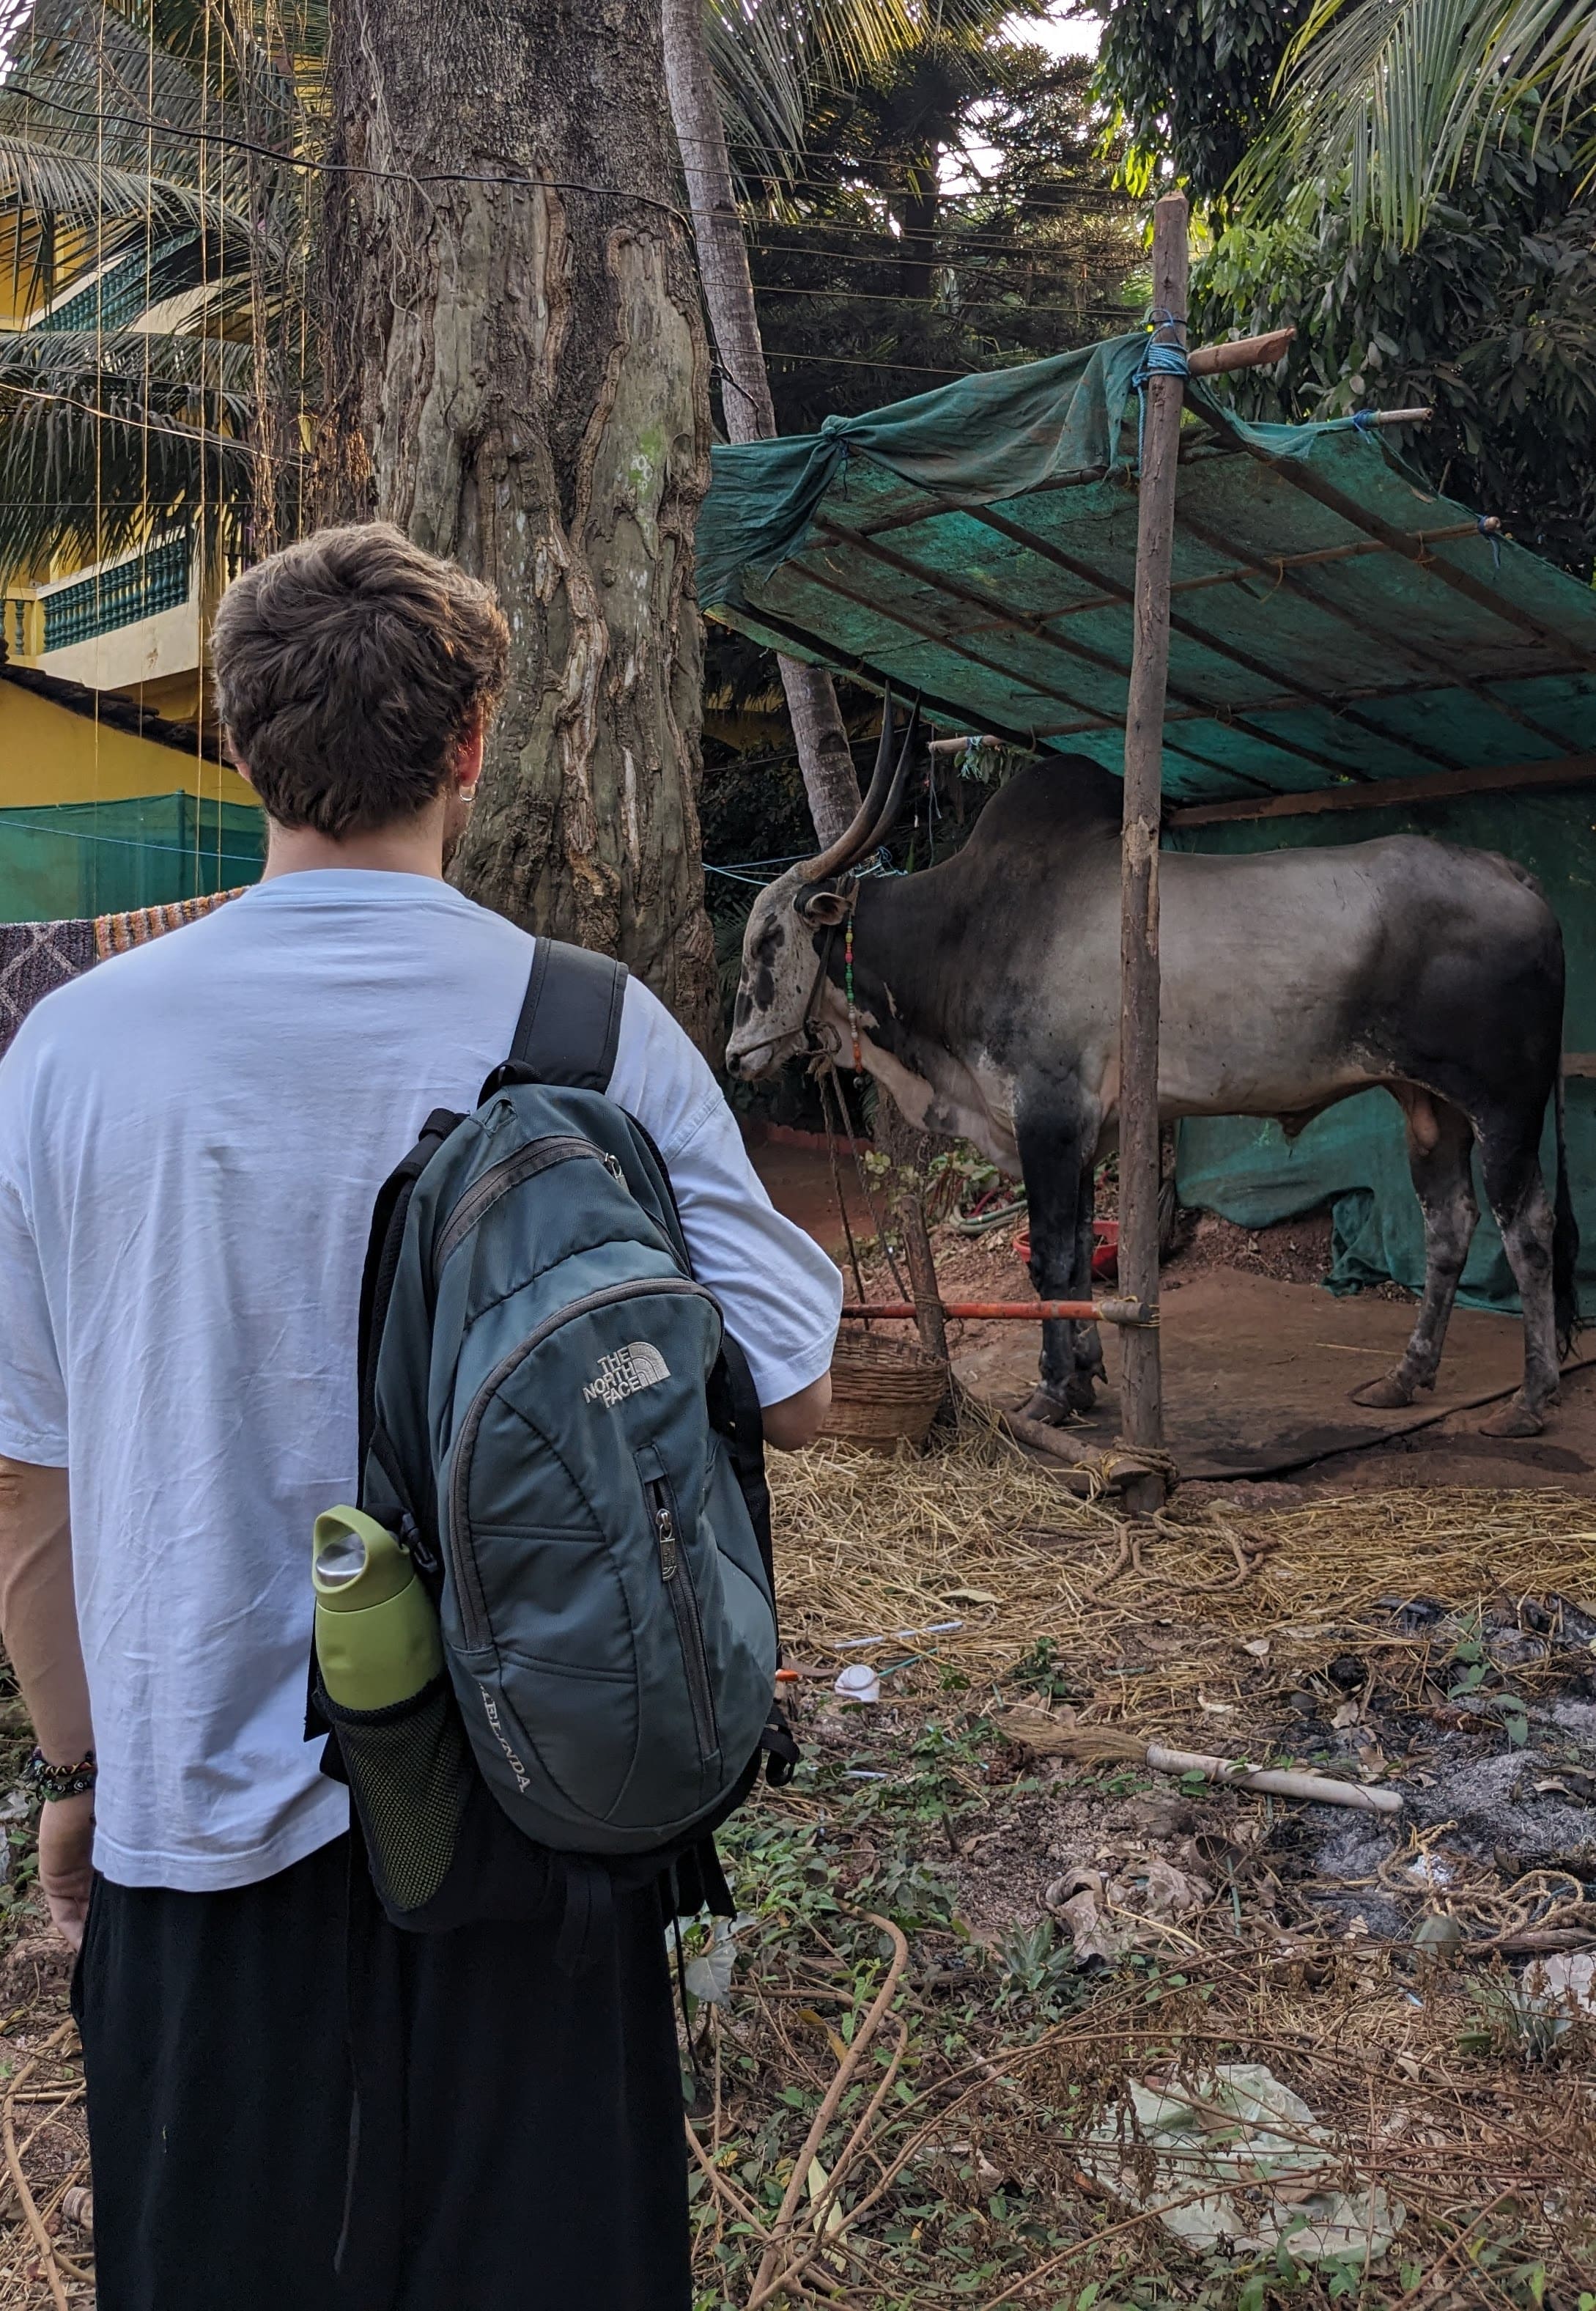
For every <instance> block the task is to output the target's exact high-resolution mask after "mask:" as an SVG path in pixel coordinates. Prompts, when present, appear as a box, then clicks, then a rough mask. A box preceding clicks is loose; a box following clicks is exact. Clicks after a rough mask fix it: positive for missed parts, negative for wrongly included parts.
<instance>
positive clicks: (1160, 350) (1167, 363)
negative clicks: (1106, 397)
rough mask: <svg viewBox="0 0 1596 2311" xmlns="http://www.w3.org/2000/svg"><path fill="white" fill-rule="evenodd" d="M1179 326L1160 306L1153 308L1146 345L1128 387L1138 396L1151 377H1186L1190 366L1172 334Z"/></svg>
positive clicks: (1177, 338) (1176, 337) (1179, 342)
mask: <svg viewBox="0 0 1596 2311" xmlns="http://www.w3.org/2000/svg"><path fill="white" fill-rule="evenodd" d="M1180 327H1182V324H1181V323H1180V322H1179V321H1178V320H1177V319H1176V318H1175V317H1174V315H1173V313H1168V312H1165V311H1164V308H1163V306H1161V305H1155V306H1154V308H1153V318H1152V319H1151V320H1150V321H1149V322H1148V323H1147V344H1145V345H1144V346H1143V347H1142V353H1141V359H1140V361H1139V362H1138V363H1137V365H1136V371H1135V374H1134V375H1133V376H1132V378H1131V380H1130V382H1131V384H1132V385H1134V386H1135V388H1136V389H1137V391H1138V393H1142V392H1145V390H1146V388H1147V379H1148V378H1150V377H1189V376H1190V373H1191V371H1190V362H1188V361H1187V359H1186V348H1185V346H1184V345H1183V344H1182V343H1181V341H1180V338H1179V337H1178V336H1176V335H1175V332H1176V330H1178V329H1179V328H1180Z"/></svg>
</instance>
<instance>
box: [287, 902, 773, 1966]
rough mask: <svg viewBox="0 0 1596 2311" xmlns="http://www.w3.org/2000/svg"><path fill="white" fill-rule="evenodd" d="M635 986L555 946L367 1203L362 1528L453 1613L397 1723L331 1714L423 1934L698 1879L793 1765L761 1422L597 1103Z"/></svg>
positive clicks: (671, 1205)
mask: <svg viewBox="0 0 1596 2311" xmlns="http://www.w3.org/2000/svg"><path fill="white" fill-rule="evenodd" d="M624 982H625V972H624V967H623V966H621V965H619V964H614V963H612V962H610V961H608V960H607V959H606V958H605V957H603V956H599V955H589V954H588V953H586V952H585V951H584V950H582V949H580V948H576V947H568V946H562V945H560V944H559V943H557V942H554V941H549V940H544V939H539V941H538V942H537V946H536V957H535V961H534V964H533V970H532V975H531V979H530V981H529V982H528V990H527V998H526V1001H525V1004H524V1005H523V1007H522V1012H521V1016H520V1020H519V1025H518V1026H517V1030H516V1034H515V1039H514V1042H513V1043H512V1045H511V1050H510V1057H509V1059H508V1060H506V1061H505V1063H504V1064H503V1065H502V1066H501V1067H500V1068H497V1069H496V1070H495V1071H494V1073H493V1075H492V1076H491V1077H489V1078H488V1081H487V1083H486V1084H485V1085H484V1089H483V1094H482V1099H481V1103H480V1104H479V1105H478V1107H477V1108H476V1110H475V1112H474V1113H473V1114H470V1115H464V1116H462V1115H458V1114H454V1113H450V1112H444V1111H439V1112H435V1113H433V1114H432V1115H430V1116H429V1117H428V1119H427V1121H426V1123H425V1125H424V1126H423V1130H422V1135H421V1138H420V1139H419V1140H418V1142H417V1144H416V1146H415V1147H414V1149H413V1150H412V1152H411V1154H410V1155H409V1156H407V1157H406V1160H405V1162H404V1163H403V1164H400V1165H399V1167H398V1169H397V1171H396V1172H395V1173H393V1174H392V1176H391V1177H390V1178H389V1179H388V1182H386V1183H385V1184H384V1186H383V1188H382V1190H381V1191H380V1193H379V1197H378V1200H377V1206H376V1210H375V1214H374V1217H373V1223H372V1231H371V1249H370V1252H369V1255H368V1259H367V1266H366V1274H365V1279H364V1284H363V1287H362V1306H361V1347H360V1365H361V1371H360V1380H361V1422H360V1451H361V1498H360V1505H361V1506H362V1508H363V1509H366V1510H367V1511H369V1512H370V1513H371V1514H372V1515H373V1516H375V1517H376V1518H378V1519H379V1521H380V1522H382V1523H384V1524H386V1525H388V1527H389V1529H390V1530H392V1531H394V1532H395V1533H397V1535H398V1537H399V1539H401V1540H402V1541H403V1542H404V1544H405V1545H406V1547H407V1548H409V1550H410V1551H411V1554H412V1556H413V1557H414V1561H415V1564H416V1565H417V1568H418V1569H419V1571H420V1573H421V1574H422V1577H423V1580H424V1581H425V1582H426V1583H427V1585H428V1587H429V1589H430V1591H431V1592H432V1595H433V1597H434V1599H435V1600H436V1602H437V1607H438V1612H439V1619H440V1629H441V1633H442V1638H443V1651H444V1659H445V1670H444V1674H443V1675H442V1677H440V1679H436V1680H435V1681H434V1683H433V1684H432V1686H430V1687H427V1688H426V1690H425V1691H424V1692H423V1693H422V1694H421V1695H419V1696H415V1698H414V1700H412V1701H406V1702H403V1703H400V1704H398V1705H396V1707H395V1708H393V1709H390V1710H379V1711H371V1712H353V1711H349V1710H345V1709H340V1708H338V1707H337V1706H336V1705H334V1704H333V1703H332V1702H330V1701H329V1700H328V1699H327V1696H326V1695H325V1693H322V1692H320V1691H319V1690H318V1693H317V1696H316V1703H317V1714H318V1716H319V1717H320V1719H321V1720H322V1721H323V1722H326V1723H327V1725H329V1726H330V1727H331V1729H332V1731H334V1733H335V1735H336V1741H337V1746H338V1751H339V1754H340V1757H341V1761H342V1765H343V1769H344V1775H345V1776H346V1778H347V1779H348V1781H349V1783H350V1787H351V1790H352V1793H353V1799H354V1803H355V1808H356V1811H357V1814H358V1816H359V1818H360V1821H361V1826H362V1829H363V1831H364V1834H365V1839H366V1844H367V1847H368V1851H369V1853H370V1855H371V1863H372V1874H373V1877H374V1879H375V1882H376V1885H377V1889H378V1892H379V1895H380V1897H382V1900H383V1904H384V1906H385V1908H386V1909H387V1910H388V1914H389V1915H390V1916H391V1917H393V1918H395V1919H396V1920H397V1922H398V1923H404V1924H410V1925H415V1926H422V1927H430V1926H448V1925H452V1924H455V1923H460V1922H461V1921H462V1920H463V1919H465V1918H467V1917H472V1916H482V1915H505V1914H509V1915H516V1914H524V1913H525V1911H526V1910H527V1908H528V1905H529V1904H530V1905H532V1906H534V1907H536V1906H537V1905H539V1904H540V1903H541V1902H542V1901H544V1900H545V1899H547V1898H548V1897H549V1896H550V1894H551V1892H552V1891H558V1890H559V1889H560V1888H561V1887H564V1888H565V1890H566V1893H567V1896H568V1897H569V1892H570V1881H571V1878H572V1876H573V1873H574V1874H575V1875H576V1876H577V1877H579V1878H580V1877H584V1876H585V1878H586V1879H588V1880H591V1879H592V1877H593V1875H594V1873H595V1872H596V1871H598V1872H602V1873H604V1874H605V1875H606V1876H608V1877H609V1878H611V1879H614V1878H616V1877H619V1878H620V1879H622V1880H623V1881H624V1882H628V1883H635V1882H638V1881H639V1880H641V1879H642V1878H645V1877H650V1876H653V1875H658V1873H659V1872H660V1871H662V1870H663V1869H665V1868H666V1867H667V1866H669V1865H671V1864H673V1863H676V1862H679V1861H681V1859H682V1858H683V1857H684V1856H685V1855H688V1854H690V1853H697V1854H698V1855H699V1857H700V1859H701V1861H702V1858H703V1841H704V1840H705V1838H706V1836H707V1834H708V1832H709V1831H710V1830H711V1829H712V1828H713V1827H714V1826H715V1825H716V1824H717V1823H718V1822H720V1821H721V1820H723V1819H724V1818H726V1816H727V1814H728V1813H729V1812H730V1811H731V1810H732V1809H733V1808H734V1807H735V1806H736V1805H737V1803H738V1802H739V1801H740V1800H741V1799H742V1798H743V1797H744V1796H745V1795H746V1792H747V1791H748V1789H749V1788H750V1786H751V1785H752V1783H753V1781H754V1776H755V1774H756V1772H757V1769H758V1765H759V1760H760V1757H761V1754H762V1751H768V1753H769V1754H770V1757H771V1763H772V1779H781V1778H783V1777H784V1775H785V1774H786V1773H787V1772H789V1771H790V1766H791V1763H792V1761H793V1759H794V1758H795V1757H796V1751H795V1750H794V1749H793V1748H792V1744H791V1740H790V1737H789V1735H788V1734H787V1732H786V1729H785V1727H784V1725H783V1724H782V1722H781V1718H780V1713H779V1712H778V1711H777V1710H776V1708H775V1701H774V1696H775V1672H776V1669H777V1666H778V1661H779V1652H778V1644H777V1631H776V1613H775V1602H774V1582H773V1575H772V1565H771V1556H770V1523H769V1500H768V1496H767V1494H766V1491H765V1487H764V1476H763V1441H762V1435H761V1431H760V1422H759V1409H758V1403H757V1400H756V1399H755V1397H754V1390H753V1385H752V1382H751V1380H750V1378H749V1375H748V1371H747V1367H746V1363H745V1362H744V1359H743V1356H742V1354H741V1351H740V1350H739V1349H738V1348H737V1346H736V1344H735V1342H734V1341H732V1340H731V1339H730V1338H729V1337H728V1334H727V1332H726V1330H725V1326H724V1324H723V1321H722V1319H721V1315H720V1308H719V1306H718V1305H717V1304H716V1302H715V1300H714V1298H713V1296H712V1295H711V1294H710V1293H709V1292H708V1291H707V1290H706V1289H705V1288H704V1286H702V1285H701V1284H699V1283H697V1282H696V1281H695V1280H694V1278H693V1269H692V1261H691V1259H690V1257H689V1254H688V1251H687V1246H686V1242H685V1238H684V1236H683V1233H682V1228H681V1224H680V1221H679V1219H678V1217H677V1215H676V1206H675V1201H674V1199H673V1197H672V1193H671V1188H670V1182H669V1179H668V1177H667V1173H666V1169H665V1165H664V1164H663V1162H662V1161H661V1159H660V1157H659V1156H658V1151H657V1150H656V1148H655V1147H654V1146H653V1144H652V1142H651V1141H650V1138H649V1136H648V1134H647V1133H646V1131H644V1130H643V1129H642V1127H641V1125H640V1124H638V1123H637V1122H636V1121H634V1120H633V1119H632V1117H631V1116H629V1115H628V1114H626V1113H625V1112H624V1111H623V1110H622V1109H621V1108H620V1107H618V1106H616V1105H615V1103H614V1102H613V1101H611V1100H610V1099H609V1098H607V1097H606V1086H607V1084H608V1082H609V1078H610V1075H611V1072H612V1070H613V1068H614V1064H615V1047H616V1042H617V1039H618V1036H619V1032H620V1022H621V1006H622V999H623V995H624ZM329 1746H330V1745H329ZM484 1797H485V1798H486V1799H488V1800H489V1801H490V1802H488V1803H486V1804H484ZM507 1826H512V1827H513V1831H514V1832H516V1833H519V1836H510V1837H508V1838H507V1837H506V1836H505V1830H506V1827H507Z"/></svg>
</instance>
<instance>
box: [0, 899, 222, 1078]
mask: <svg viewBox="0 0 1596 2311" xmlns="http://www.w3.org/2000/svg"><path fill="white" fill-rule="evenodd" d="M244 887H246V886H244V885H240V889H242V888H244ZM238 895H239V894H238V891H236V890H235V891H213V892H212V893H210V894H208V896H206V897H205V898H203V899H179V900H177V901H175V902H174V903H173V904H171V905H170V906H166V907H134V908H132V909H130V910H129V911H128V912H127V913H126V914H120V915H95V916H93V917H84V918H83V919H81V920H78V921H75V922H60V923H0V1052H4V1050H5V1048H6V1046H7V1044H8V1043H9V1042H11V1039H12V1037H13V1035H14V1034H15V1033H16V1031H17V1029H18V1028H19V1027H20V1026H21V1025H22V1022H23V1020H24V1019H25V1018H26V1017H27V1016H28V1014H29V1012H30V1011H31V1009H32V1008H33V1006H34V1005H35V1004H36V1003H37V1002H39V999H40V998H41V997H43V996H46V995H48V994H49V993H50V992H51V991H52V990H54V989H56V988H57V987H62V986H65V982H66V981H68V980H69V979H75V978H76V977H77V976H78V973H79V972H83V971H88V970H90V969H91V968H92V965H93V964H97V963H100V962H103V961H104V959H105V957H106V956H107V955H126V952H127V950H128V948H129V947H134V946H144V943H145V941H146V940H148V939H153V938H159V937H161V933H162V932H163V931H175V930H178V929H181V927H182V925H183V924H184V923H191V922H193V921H195V920H196V919H197V918H198V917H199V916H200V915H208V914H209V913H210V911H211V910H212V908H213V907H220V906H222V905H224V904H225V903H226V902H227V901H228V900H229V899H236V898H237V897H238Z"/></svg>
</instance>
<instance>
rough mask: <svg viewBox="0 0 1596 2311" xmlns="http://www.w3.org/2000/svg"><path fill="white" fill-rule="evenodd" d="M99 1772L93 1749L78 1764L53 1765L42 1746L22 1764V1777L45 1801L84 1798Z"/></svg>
mask: <svg viewBox="0 0 1596 2311" xmlns="http://www.w3.org/2000/svg"><path fill="white" fill-rule="evenodd" d="M99 1772H100V1768H99V1766H97V1765H96V1764H95V1762H94V1752H93V1750H92V1749H91V1750H90V1752H89V1754H88V1756H87V1757H80V1758H79V1759H78V1762H77V1764H76V1765H75V1766H52V1765H51V1764H50V1762H49V1760H48V1757H46V1756H45V1754H44V1751H43V1750H42V1749H35V1751H34V1752H33V1755H32V1756H31V1757H30V1758H29V1760H28V1762H27V1764H26V1765H25V1766H23V1767H22V1779H23V1781H24V1782H26V1783H29V1784H30V1786H31V1788H33V1789H36V1790H37V1791H38V1792H39V1796H40V1797H41V1798H44V1799H46V1800H51V1799H57V1798H81V1797H82V1796H83V1792H84V1791H85V1790H92V1788H93V1786H94V1783H95V1780H96V1778H97V1777H98V1775H99Z"/></svg>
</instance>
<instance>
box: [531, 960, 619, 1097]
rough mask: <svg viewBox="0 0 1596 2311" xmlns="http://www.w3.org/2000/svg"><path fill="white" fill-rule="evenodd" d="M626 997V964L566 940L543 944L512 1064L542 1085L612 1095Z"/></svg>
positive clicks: (536, 961) (535, 966) (534, 961)
mask: <svg viewBox="0 0 1596 2311" xmlns="http://www.w3.org/2000/svg"><path fill="white" fill-rule="evenodd" d="M625 994H626V966H625V964H624V963H616V962H615V961H614V960H613V958H612V957H611V956H609V955H593V954H591V953H589V950H588V948H586V947H583V946H567V945H566V943H565V941H564V940H563V939H551V938H539V940H538V942H537V948H536V954H535V955H533V958H532V970H531V974H530V976H529V977H528V981H527V994H526V999H525V1001H524V1002H523V1003H522V1005H521V1016H520V1017H519V1019H518V1020H517V1022H516V1030H515V1034H514V1036H513V1038H512V1040H511V1042H510V1061H511V1063H512V1064H515V1065H518V1066H520V1067H524V1068H527V1069H528V1071H529V1072H530V1073H531V1074H532V1075H534V1076H535V1077H536V1078H537V1080H538V1081H539V1082H540V1083H550V1084H566V1085H568V1086H570V1087H571V1090H573V1091H600V1092H605V1091H607V1090H608V1089H609V1079H610V1077H611V1076H612V1075H614V1073H615V1051H616V1049H617V1047H618V1046H619V1043H620V1041H621V1007H622V1004H623V1003H624V1000H625Z"/></svg>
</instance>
